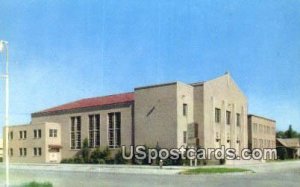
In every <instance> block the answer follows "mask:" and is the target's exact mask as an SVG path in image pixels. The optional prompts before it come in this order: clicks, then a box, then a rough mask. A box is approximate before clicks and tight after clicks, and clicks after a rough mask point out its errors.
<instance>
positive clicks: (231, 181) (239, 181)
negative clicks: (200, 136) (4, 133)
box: [0, 162, 300, 187]
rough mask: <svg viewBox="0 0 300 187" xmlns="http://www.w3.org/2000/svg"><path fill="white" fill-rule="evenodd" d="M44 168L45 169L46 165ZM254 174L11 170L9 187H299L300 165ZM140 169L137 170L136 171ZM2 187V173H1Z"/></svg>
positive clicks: (265, 167)
mask: <svg viewBox="0 0 300 187" xmlns="http://www.w3.org/2000/svg"><path fill="white" fill-rule="evenodd" d="M45 167H47V166H45ZM249 168H251V169H253V170H256V172H255V173H234V174H211V175H207V174H203V175H193V176H185V175H179V174H171V175H165V174H159V175H156V174H138V172H135V173H118V172H115V173H105V172H86V171H85V172H72V171H46V170H28V169H12V170H11V174H10V181H11V184H12V186H19V185H20V184H22V183H26V182H30V181H49V182H51V183H52V184H53V185H54V186H62V187H69V186H70V187H81V186H89V187H90V186H142V187H147V186H205V187H213V186H222V187H223V186H224V187H226V186H228V187H240V186H242V187H247V186H255V187H257V186H270V187H276V186H284V187H293V186H295V187H296V186H297V187H299V186H300V163H299V162H295V163H292V164H288V165H287V166H286V165H285V164H280V165H278V164H277V165H273V164H269V165H262V166H249ZM136 170H139V169H136ZM0 180H1V184H3V183H4V181H3V180H4V174H3V172H1V173H0Z"/></svg>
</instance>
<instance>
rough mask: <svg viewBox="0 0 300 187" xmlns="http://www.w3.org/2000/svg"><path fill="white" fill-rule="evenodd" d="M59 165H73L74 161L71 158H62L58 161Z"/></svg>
mask: <svg viewBox="0 0 300 187" xmlns="http://www.w3.org/2000/svg"><path fill="white" fill-rule="evenodd" d="M60 163H62V164H70V163H74V159H73V158H64V159H62V160H61V161H60Z"/></svg>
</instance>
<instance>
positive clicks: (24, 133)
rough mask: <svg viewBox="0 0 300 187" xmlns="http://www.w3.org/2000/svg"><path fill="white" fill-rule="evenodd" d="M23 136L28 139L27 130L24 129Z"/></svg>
mask: <svg viewBox="0 0 300 187" xmlns="http://www.w3.org/2000/svg"><path fill="white" fill-rule="evenodd" d="M23 138H24V139H26V138H27V132H26V131H23Z"/></svg>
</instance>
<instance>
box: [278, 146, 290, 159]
mask: <svg viewBox="0 0 300 187" xmlns="http://www.w3.org/2000/svg"><path fill="white" fill-rule="evenodd" d="M277 157H278V158H279V159H280V160H285V159H287V157H288V153H287V150H286V148H285V147H278V148H277Z"/></svg>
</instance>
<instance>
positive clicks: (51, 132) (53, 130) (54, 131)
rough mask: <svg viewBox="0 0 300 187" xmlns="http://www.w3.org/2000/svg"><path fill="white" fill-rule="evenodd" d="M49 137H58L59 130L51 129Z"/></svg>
mask: <svg viewBox="0 0 300 187" xmlns="http://www.w3.org/2000/svg"><path fill="white" fill-rule="evenodd" d="M49 137H54V138H55V137H57V129H49Z"/></svg>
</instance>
